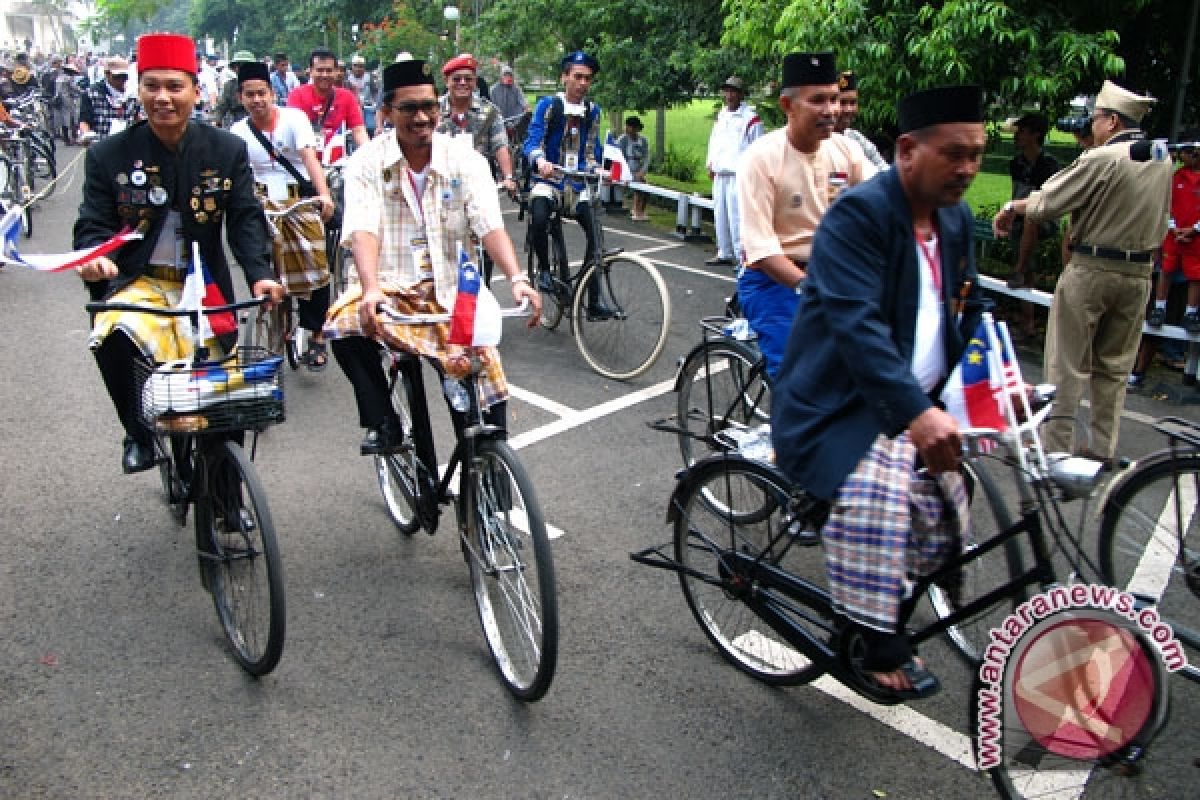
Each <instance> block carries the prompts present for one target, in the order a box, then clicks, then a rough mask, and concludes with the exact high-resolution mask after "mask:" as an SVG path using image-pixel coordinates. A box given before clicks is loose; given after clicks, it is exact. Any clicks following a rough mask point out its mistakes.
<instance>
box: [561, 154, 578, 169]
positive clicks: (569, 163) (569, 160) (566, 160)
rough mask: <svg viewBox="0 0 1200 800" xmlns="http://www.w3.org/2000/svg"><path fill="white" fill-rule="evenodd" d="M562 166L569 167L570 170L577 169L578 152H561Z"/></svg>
mask: <svg viewBox="0 0 1200 800" xmlns="http://www.w3.org/2000/svg"><path fill="white" fill-rule="evenodd" d="M563 167H565V168H566V169H570V170H574V169H578V168H579V154H578V153H564V154H563Z"/></svg>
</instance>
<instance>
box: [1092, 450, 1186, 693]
mask: <svg viewBox="0 0 1200 800" xmlns="http://www.w3.org/2000/svg"><path fill="white" fill-rule="evenodd" d="M1176 475H1178V476H1179V478H1180V480H1178V481H1176V480H1175V479H1174V478H1175V476H1176ZM1198 490H1200V453H1180V454H1178V455H1174V454H1172V453H1171V452H1170V451H1161V452H1159V453H1155V454H1153V455H1151V456H1149V457H1147V458H1145V459H1143V460H1142V461H1140V462H1139V463H1138V465H1137V467H1136V468H1135V469H1134V470H1133V471H1132V472H1130V473H1127V474H1126V475H1125V477H1124V478H1123V479H1122V481H1121V483H1120V485H1118V486H1117V487H1115V488H1114V489H1113V490H1112V491H1111V492H1110V493H1109V496H1108V501H1107V502H1106V503H1105V505H1104V510H1103V513H1102V515H1101V518H1100V536H1099V543H1098V546H1099V549H1100V571H1101V574H1102V575H1103V577H1104V581H1105V582H1106V583H1108V584H1110V585H1112V586H1115V587H1117V588H1118V589H1122V590H1125V591H1128V592H1130V593H1131V594H1133V595H1134V596H1135V597H1139V598H1141V599H1143V600H1146V601H1152V602H1153V603H1154V605H1155V608H1156V611H1157V612H1158V614H1159V616H1160V617H1161V618H1162V620H1163V621H1164V622H1166V623H1168V624H1169V625H1170V626H1171V628H1172V630H1174V631H1175V638H1176V639H1177V640H1178V641H1179V642H1180V643H1181V644H1183V646H1184V647H1185V648H1187V649H1188V650H1189V651H1190V657H1189V659H1188V660H1189V661H1190V662H1191V663H1190V664H1188V665H1187V666H1186V667H1184V668H1183V669H1182V670H1180V674H1182V675H1183V676H1184V677H1186V678H1188V679H1189V680H1192V681H1194V682H1197V683H1200V666H1198V665H1197V663H1196V662H1197V660H1200V572H1193V573H1192V577H1191V580H1190V581H1189V576H1188V574H1187V569H1186V567H1185V566H1184V565H1183V564H1181V563H1180V562H1181V560H1184V561H1185V562H1186V561H1187V560H1190V561H1191V562H1192V564H1193V565H1194V566H1193V569H1196V570H1200V546H1198V545H1197V543H1198V542H1200V518H1198V515H1197V512H1200V499H1198V498H1200V492H1198ZM1176 501H1178V502H1179V510H1180V511H1181V512H1182V513H1183V514H1184V515H1186V516H1187V525H1186V528H1185V530H1184V531H1183V537H1182V539H1183V552H1182V553H1181V552H1180V551H1179V547H1178V542H1179V539H1180V537H1179V535H1178V528H1177V527H1176V518H1175V517H1176V515H1175V514H1174V513H1173V512H1174V510H1175V502H1176ZM1149 558H1152V559H1153V561H1148V559H1149ZM1164 559H1171V561H1170V563H1169V567H1165V565H1164V563H1163V562H1164ZM1189 582H1190V583H1191V585H1190V586H1189Z"/></svg>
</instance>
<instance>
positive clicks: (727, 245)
mask: <svg viewBox="0 0 1200 800" xmlns="http://www.w3.org/2000/svg"><path fill="white" fill-rule="evenodd" d="M721 97H722V99H723V101H724V105H723V106H722V107H721V110H720V111H719V112H717V122H716V124H715V125H714V126H713V129H712V133H711V134H709V137H708V157H707V158H706V159H705V166H706V167H707V168H708V177H709V178H711V179H712V182H713V216H714V217H715V218H716V227H717V254H716V256H714V257H713V258H710V259H708V261H705V262H704V263H705V264H708V265H709V266H728V267H732V266H737V265H740V264H741V263H742V239H741V215H740V214H739V213H738V191H737V168H738V159H739V158H741V155H742V153H743V152H744V151H745V149H746V148H747V147H749V146H750V144H751V143H752V142H753V141H754V140H755V139H757V138H758V137H760V136H762V134H763V125H762V120H760V119H759V118H758V114H757V113H756V112H755V110H754V108H753V107H752V106H749V105H746V103H745V97H746V84H745V83H744V82H743V81H742V79H741V78H739V77H737V76H730V77H729V78H728V79H727V80H726V81H725V83H723V84H721Z"/></svg>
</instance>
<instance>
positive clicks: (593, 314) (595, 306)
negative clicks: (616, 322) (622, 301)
mask: <svg viewBox="0 0 1200 800" xmlns="http://www.w3.org/2000/svg"><path fill="white" fill-rule="evenodd" d="M586 313H587V318H588V320H589V321H592V322H604V321H605V320H609V319H613V318H614V317H616V316H617V312H616V311H615V310H614V309H611V308H609V307H608V306H607V305H605V304H604V303H601V302H599V301H597V302H595V303H589V304H588V307H587V311H586Z"/></svg>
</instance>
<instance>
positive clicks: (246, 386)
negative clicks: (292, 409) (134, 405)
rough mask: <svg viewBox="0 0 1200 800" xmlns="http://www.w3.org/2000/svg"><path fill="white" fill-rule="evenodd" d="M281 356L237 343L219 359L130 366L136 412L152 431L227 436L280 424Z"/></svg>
mask: <svg viewBox="0 0 1200 800" xmlns="http://www.w3.org/2000/svg"><path fill="white" fill-rule="evenodd" d="M282 364H283V356H280V355H274V354H272V353H271V352H270V351H268V350H267V349H266V348H265V347H257V346H246V345H241V346H239V347H238V348H237V350H236V351H235V352H234V353H233V355H231V356H229V357H228V358H226V359H224V360H222V361H213V362H204V363H201V364H193V363H192V361H191V360H190V359H180V360H176V361H168V362H166V363H164V364H152V363H150V362H146V361H140V360H139V361H137V362H135V366H134V371H135V377H136V379H137V381H138V383H139V384H140V385H141V387H142V390H141V393H140V407H139V413H140V415H141V418H142V421H143V422H144V423H145V424H146V425H147V426H148V427H149V428H151V429H152V430H159V431H163V432H167V433H230V432H237V431H245V430H261V429H263V428H265V427H266V426H268V425H274V424H277V423H280V422H283V421H284V419H285V413H284V403H283V377H282V376H283V373H282V371H281V369H280V368H281V366H282Z"/></svg>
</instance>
